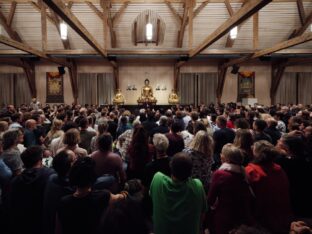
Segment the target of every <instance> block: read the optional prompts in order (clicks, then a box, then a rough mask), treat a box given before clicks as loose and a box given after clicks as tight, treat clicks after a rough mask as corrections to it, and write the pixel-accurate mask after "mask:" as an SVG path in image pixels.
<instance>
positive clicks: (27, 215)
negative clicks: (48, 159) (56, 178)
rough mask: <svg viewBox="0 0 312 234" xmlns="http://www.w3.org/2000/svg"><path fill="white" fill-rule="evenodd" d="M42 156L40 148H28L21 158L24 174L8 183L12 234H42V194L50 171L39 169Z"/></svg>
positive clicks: (51, 171)
mask: <svg viewBox="0 0 312 234" xmlns="http://www.w3.org/2000/svg"><path fill="white" fill-rule="evenodd" d="M42 154H43V150H42V148H41V147H40V146H31V147H29V148H27V149H26V150H25V151H24V152H23V153H22V154H21V159H22V161H23V164H24V167H25V170H24V171H23V172H22V173H21V174H20V175H18V176H16V177H15V178H14V179H13V180H12V182H11V185H10V191H9V201H8V202H9V206H8V207H9V213H10V229H11V231H12V233H25V234H42V233H43V230H42V228H43V226H42V222H43V219H42V214H43V200H44V191H45V188H46V184H47V181H48V179H49V176H50V175H51V174H52V173H53V170H52V169H50V168H46V167H43V166H42Z"/></svg>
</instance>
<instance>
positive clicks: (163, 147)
mask: <svg viewBox="0 0 312 234" xmlns="http://www.w3.org/2000/svg"><path fill="white" fill-rule="evenodd" d="M153 144H154V146H155V149H156V150H157V151H158V152H159V153H164V152H166V151H167V149H168V147H169V140H168V138H167V137H166V136H165V135H164V134H161V133H156V134H154V137H153Z"/></svg>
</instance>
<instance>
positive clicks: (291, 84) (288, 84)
mask: <svg viewBox="0 0 312 234" xmlns="http://www.w3.org/2000/svg"><path fill="white" fill-rule="evenodd" d="M296 77H297V73H295V72H286V73H284V75H283V77H282V79H281V82H280V84H279V86H278V89H277V92H276V99H275V100H276V103H281V104H289V103H296V102H297V78H296Z"/></svg>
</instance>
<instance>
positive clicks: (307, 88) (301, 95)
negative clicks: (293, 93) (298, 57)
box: [298, 72, 312, 105]
mask: <svg viewBox="0 0 312 234" xmlns="http://www.w3.org/2000/svg"><path fill="white" fill-rule="evenodd" d="M311 87H312V73H311V72H299V73H298V103H302V104H304V105H310V104H312V93H311Z"/></svg>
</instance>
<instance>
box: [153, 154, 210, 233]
mask: <svg viewBox="0 0 312 234" xmlns="http://www.w3.org/2000/svg"><path fill="white" fill-rule="evenodd" d="M170 167H171V178H170V177H168V176H166V175H164V174H163V173H161V172H157V173H156V174H155V176H154V178H153V180H152V183H151V187H150V195H151V198H152V201H153V207H154V209H153V222H154V233H155V234H172V233H179V234H191V233H192V234H199V233H200V230H201V218H202V215H203V214H204V213H205V212H206V209H207V204H206V196H205V191H204V188H203V185H202V183H201V182H200V180H198V179H192V178H191V174H192V160H191V158H190V157H189V156H188V155H187V154H186V153H184V152H181V153H177V154H175V155H174V156H173V158H172V160H171V163H170Z"/></svg>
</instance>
